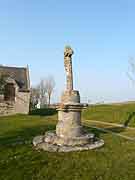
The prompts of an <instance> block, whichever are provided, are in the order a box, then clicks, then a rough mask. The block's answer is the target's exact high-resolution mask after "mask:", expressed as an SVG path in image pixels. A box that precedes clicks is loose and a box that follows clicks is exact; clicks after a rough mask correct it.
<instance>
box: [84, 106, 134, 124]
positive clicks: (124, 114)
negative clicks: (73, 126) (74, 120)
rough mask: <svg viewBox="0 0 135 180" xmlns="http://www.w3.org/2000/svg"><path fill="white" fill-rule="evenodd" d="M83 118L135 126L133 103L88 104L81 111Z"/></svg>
mask: <svg viewBox="0 0 135 180" xmlns="http://www.w3.org/2000/svg"><path fill="white" fill-rule="evenodd" d="M83 118H84V119H87V120H96V121H104V122H113V123H121V124H124V123H126V122H127V124H128V125H130V126H135V103H131V104H120V105H95V106H90V107H89V108H88V109H87V110H85V111H84V112H83Z"/></svg>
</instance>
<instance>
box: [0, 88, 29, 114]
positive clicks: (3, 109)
mask: <svg viewBox="0 0 135 180" xmlns="http://www.w3.org/2000/svg"><path fill="white" fill-rule="evenodd" d="M29 101H30V93H29V92H16V97H15V102H14V101H13V102H11V101H4V100H3V99H2V100H1V101H0V116H6V115H13V114H28V113H29Z"/></svg>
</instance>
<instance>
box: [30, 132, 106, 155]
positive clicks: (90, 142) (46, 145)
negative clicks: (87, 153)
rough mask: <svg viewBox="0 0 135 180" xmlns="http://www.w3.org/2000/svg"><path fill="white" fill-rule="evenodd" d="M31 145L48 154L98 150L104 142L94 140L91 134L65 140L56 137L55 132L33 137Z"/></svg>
mask: <svg viewBox="0 0 135 180" xmlns="http://www.w3.org/2000/svg"><path fill="white" fill-rule="evenodd" d="M33 145H34V146H35V147H36V149H42V150H44V151H49V152H71V151H84V150H90V149H95V148H99V147H101V146H103V145H104V141H103V140H101V139H97V138H95V137H94V135H93V134H85V135H83V136H81V137H76V138H70V139H65V138H61V137H58V136H57V135H56V133H55V132H47V133H46V134H45V135H44V136H37V137H35V138H34V139H33Z"/></svg>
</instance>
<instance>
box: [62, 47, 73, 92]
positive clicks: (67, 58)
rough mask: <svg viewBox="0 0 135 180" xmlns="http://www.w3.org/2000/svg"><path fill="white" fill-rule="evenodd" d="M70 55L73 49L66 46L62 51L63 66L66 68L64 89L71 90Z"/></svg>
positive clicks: (71, 71)
mask: <svg viewBox="0 0 135 180" xmlns="http://www.w3.org/2000/svg"><path fill="white" fill-rule="evenodd" d="M72 55H73V50H72V49H71V48H70V47H66V48H65V51H64V66H65V70H66V79H67V82H66V90H68V91H72V90H73V70H72Z"/></svg>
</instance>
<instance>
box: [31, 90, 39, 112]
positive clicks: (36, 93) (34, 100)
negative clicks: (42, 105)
mask: <svg viewBox="0 0 135 180" xmlns="http://www.w3.org/2000/svg"><path fill="white" fill-rule="evenodd" d="M39 98H40V93H39V89H38V88H37V87H31V93H30V105H31V108H35V106H36V105H37V103H38V100H39Z"/></svg>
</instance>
